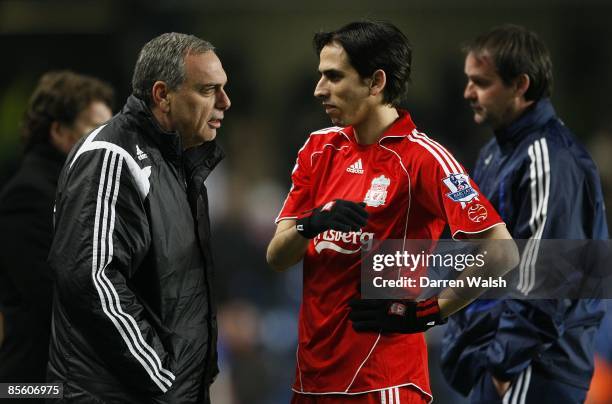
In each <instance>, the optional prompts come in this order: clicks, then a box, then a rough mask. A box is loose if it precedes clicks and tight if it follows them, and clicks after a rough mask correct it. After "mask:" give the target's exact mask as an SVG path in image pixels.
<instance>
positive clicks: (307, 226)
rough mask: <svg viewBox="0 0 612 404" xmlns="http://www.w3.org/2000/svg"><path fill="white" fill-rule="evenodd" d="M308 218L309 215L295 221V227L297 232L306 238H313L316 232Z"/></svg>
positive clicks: (309, 217)
mask: <svg viewBox="0 0 612 404" xmlns="http://www.w3.org/2000/svg"><path fill="white" fill-rule="evenodd" d="M310 219H311V216H305V217H301V218H299V219H297V220H296V221H295V229H296V230H297V232H298V234H299V235H300V236H302V237H304V238H306V239H313V238H315V237H316V236H317V234H318V233H316V232H315V231H314V230H313V229H312V226H311V222H310Z"/></svg>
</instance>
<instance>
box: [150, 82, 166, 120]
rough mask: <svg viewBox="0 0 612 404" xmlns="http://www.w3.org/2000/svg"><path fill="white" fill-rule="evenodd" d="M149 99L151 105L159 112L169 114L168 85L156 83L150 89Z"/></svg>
mask: <svg viewBox="0 0 612 404" xmlns="http://www.w3.org/2000/svg"><path fill="white" fill-rule="evenodd" d="M151 97H152V99H153V105H154V106H156V107H158V108H159V109H160V110H161V112H163V113H164V114H167V113H168V112H170V98H171V97H170V96H169V90H168V85H167V84H166V82H165V81H156V82H155V83H154V84H153V87H152V88H151Z"/></svg>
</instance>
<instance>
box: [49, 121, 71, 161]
mask: <svg viewBox="0 0 612 404" xmlns="http://www.w3.org/2000/svg"><path fill="white" fill-rule="evenodd" d="M49 141H50V142H51V144H52V145H53V146H54V147H55V148H56V149H58V150H60V151H62V152H64V153H66V154H68V152H69V151H70V147H71V146H69V143H70V133H69V132H67V131H66V127H65V126H64V125H62V124H61V123H59V122H58V121H53V122H51V126H50V127H49Z"/></svg>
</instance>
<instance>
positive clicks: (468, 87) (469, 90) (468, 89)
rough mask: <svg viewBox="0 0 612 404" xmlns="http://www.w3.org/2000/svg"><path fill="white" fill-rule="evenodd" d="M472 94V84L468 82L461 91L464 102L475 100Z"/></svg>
mask: <svg viewBox="0 0 612 404" xmlns="http://www.w3.org/2000/svg"><path fill="white" fill-rule="evenodd" d="M474 94H475V92H474V84H472V82H471V81H468V82H467V84H466V85H465V89H464V90H463V98H465V99H466V100H472V99H474V98H475V95H474Z"/></svg>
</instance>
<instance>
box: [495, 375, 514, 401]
mask: <svg viewBox="0 0 612 404" xmlns="http://www.w3.org/2000/svg"><path fill="white" fill-rule="evenodd" d="M491 380H493V386H495V390H497V394H499V396H500V397H503V396H504V394H506V392H507V391H508V389H509V388H510V381H507V382H503V381H501V380H499V379H497V378H496V377H495V376H493V375H491Z"/></svg>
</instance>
